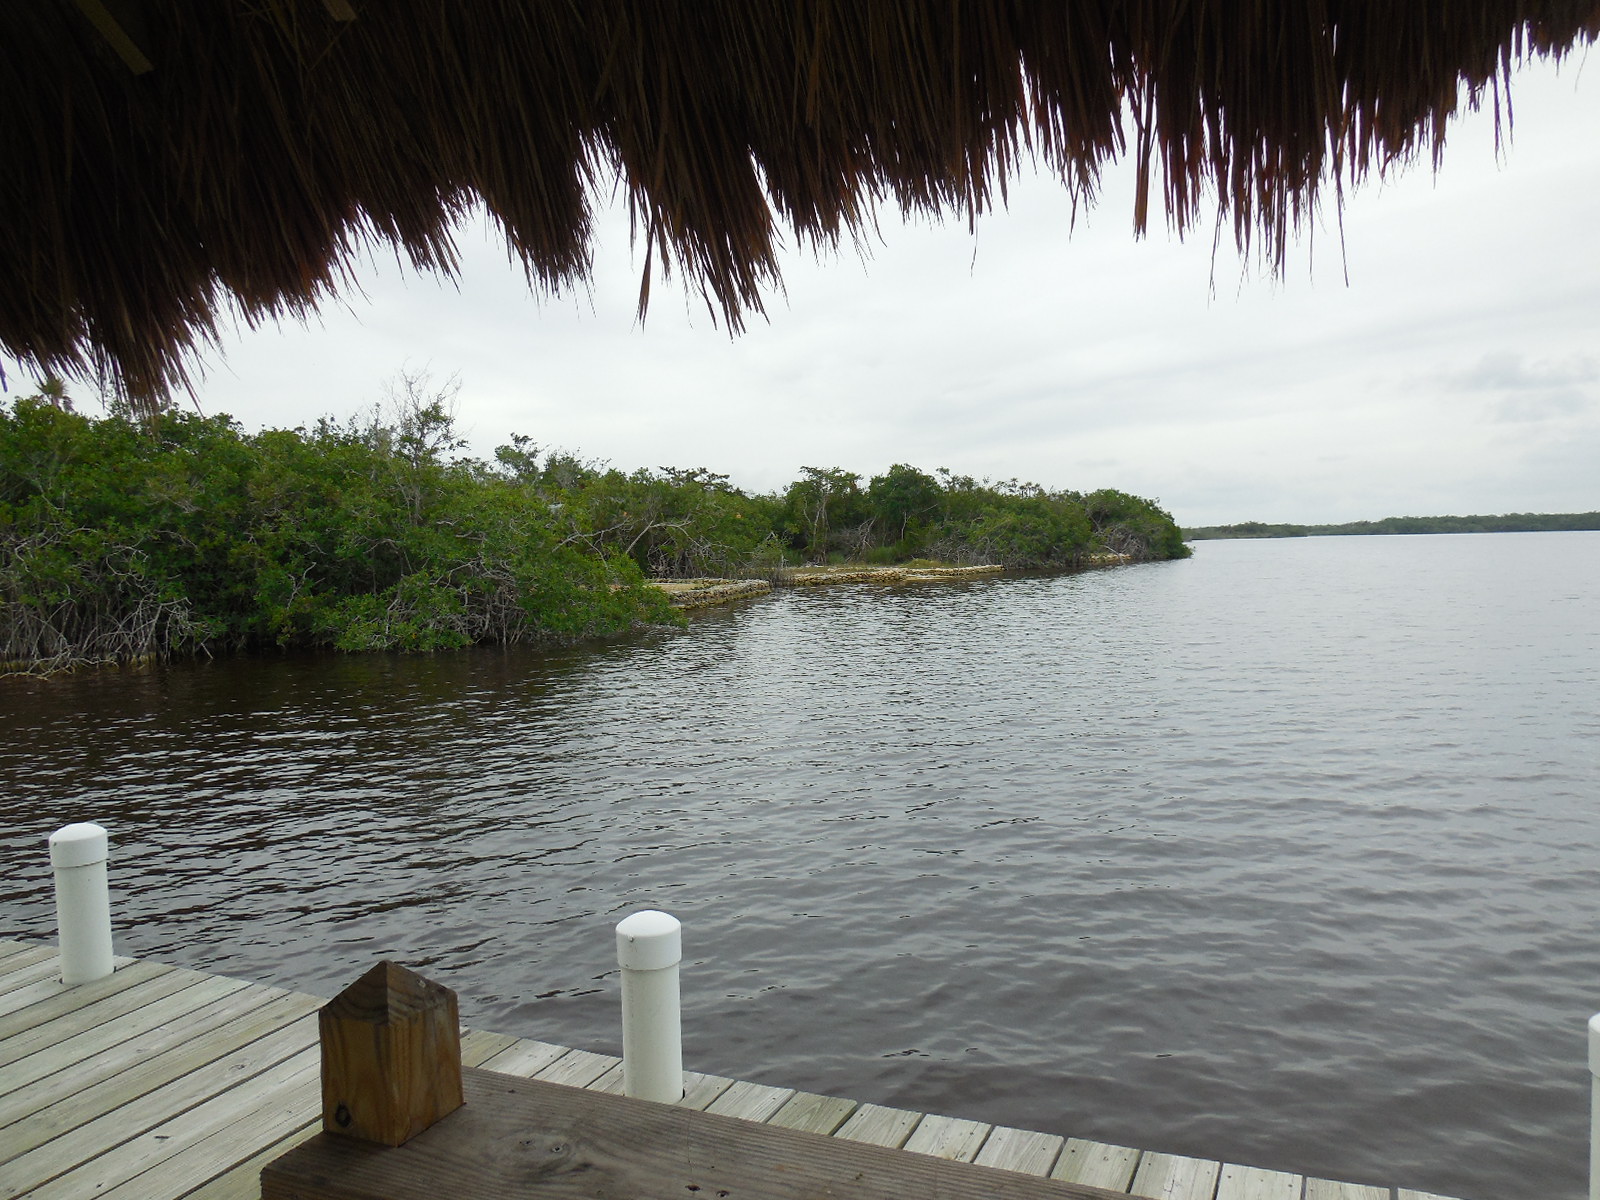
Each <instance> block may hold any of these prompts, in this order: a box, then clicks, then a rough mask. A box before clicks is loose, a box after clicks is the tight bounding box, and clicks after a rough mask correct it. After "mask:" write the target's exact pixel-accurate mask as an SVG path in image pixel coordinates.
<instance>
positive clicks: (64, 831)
mask: <svg viewBox="0 0 1600 1200" xmlns="http://www.w3.org/2000/svg"><path fill="white" fill-rule="evenodd" d="M106 846H107V838H106V831H105V830H104V829H102V828H101V827H100V826H98V825H96V824H94V823H93V822H91V821H80V822H79V823H78V824H76V825H63V826H62V827H61V828H60V829H58V830H56V831H55V832H54V833H52V834H51V835H50V865H51V866H52V867H54V868H55V869H57V870H60V869H61V868H63V867H88V866H92V865H94V864H95V863H97V862H105V860H106Z"/></svg>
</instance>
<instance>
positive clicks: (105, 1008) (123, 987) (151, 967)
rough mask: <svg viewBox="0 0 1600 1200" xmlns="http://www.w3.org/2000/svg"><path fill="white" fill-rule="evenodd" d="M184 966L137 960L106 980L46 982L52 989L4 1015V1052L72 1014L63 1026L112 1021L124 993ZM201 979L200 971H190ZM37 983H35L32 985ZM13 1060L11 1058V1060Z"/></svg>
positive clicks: (0, 1039)
mask: <svg viewBox="0 0 1600 1200" xmlns="http://www.w3.org/2000/svg"><path fill="white" fill-rule="evenodd" d="M179 970H180V968H178V967H167V966H162V965H161V964H160V963H152V962H134V963H129V964H128V965H127V966H125V967H119V968H118V969H117V970H116V971H114V972H113V973H112V974H110V975H108V976H107V977H106V978H104V979H97V980H95V981H94V982H93V983H80V984H78V985H76V986H75V987H67V986H65V985H64V984H61V983H48V982H47V983H46V984H45V985H44V986H46V987H48V988H49V989H50V990H49V991H48V992H47V993H45V994H41V995H40V996H39V998H38V999H36V1000H33V1001H31V1002H29V1003H28V1004H27V1005H26V1006H25V1007H23V1008H19V1009H17V1010H16V1011H14V1012H9V1013H6V1014H5V1015H4V1016H0V1052H3V1051H4V1050H5V1048H6V1047H7V1046H8V1045H9V1044H10V1043H11V1041H12V1040H13V1039H15V1038H16V1037H18V1036H19V1035H22V1034H25V1033H34V1032H37V1031H38V1030H39V1029H40V1028H42V1027H43V1026H45V1025H48V1024H51V1023H52V1022H55V1021H59V1020H60V1019H61V1018H62V1017H72V1018H73V1019H74V1020H73V1021H71V1022H65V1023H63V1024H62V1025H61V1026H60V1028H62V1029H67V1030H72V1031H76V1030H78V1029H82V1028H83V1027H84V1026H85V1025H86V1024H88V1023H90V1022H97V1021H105V1020H110V1019H111V1017H112V1016H114V1015H115V1014H116V1013H117V1012H118V1011H120V1009H119V1007H118V998H119V996H120V995H121V993H123V992H126V991H129V990H131V989H133V988H136V987H139V986H141V985H143V984H147V983H150V982H151V981H152V980H155V979H159V978H161V977H162V976H166V975H177V974H178V973H179ZM188 974H189V975H192V976H194V981H197V980H198V979H199V978H200V976H199V973H198V972H194V971H191V972H188ZM30 986H35V985H30ZM8 1061H9V1060H8Z"/></svg>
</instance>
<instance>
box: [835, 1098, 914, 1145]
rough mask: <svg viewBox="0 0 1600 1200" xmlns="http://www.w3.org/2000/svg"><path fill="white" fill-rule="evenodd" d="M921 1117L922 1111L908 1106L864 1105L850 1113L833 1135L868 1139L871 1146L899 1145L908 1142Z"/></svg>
mask: <svg viewBox="0 0 1600 1200" xmlns="http://www.w3.org/2000/svg"><path fill="white" fill-rule="evenodd" d="M921 1120H922V1114H921V1113H919V1112H912V1111H910V1110H909V1109H905V1108H886V1107H884V1106H883V1105H881V1104H863V1105H862V1106H861V1107H860V1108H858V1109H856V1111H855V1112H853V1113H851V1114H850V1119H849V1120H847V1121H846V1122H845V1123H844V1124H843V1125H841V1126H839V1128H838V1130H837V1131H836V1132H835V1133H834V1135H833V1136H834V1137H837V1138H844V1139H845V1140H846V1141H851V1142H866V1143H867V1144H868V1145H871V1146H888V1147H890V1148H899V1147H900V1146H903V1145H905V1144H906V1139H907V1138H908V1137H910V1136H911V1132H912V1130H914V1129H915V1128H916V1127H917V1123H918V1122H919V1121H921Z"/></svg>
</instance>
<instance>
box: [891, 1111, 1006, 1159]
mask: <svg viewBox="0 0 1600 1200" xmlns="http://www.w3.org/2000/svg"><path fill="white" fill-rule="evenodd" d="M991 1128H992V1126H989V1125H986V1124H984V1123H983V1122H982V1121H964V1120H962V1119H961V1118H960V1117H934V1116H927V1117H923V1118H922V1120H920V1121H918V1122H917V1128H916V1129H915V1130H914V1131H913V1132H912V1134H911V1136H910V1137H909V1138H907V1139H906V1144H905V1147H904V1148H905V1149H907V1150H909V1151H911V1152H912V1153H913V1154H931V1155H933V1156H934V1157H935V1158H948V1159H952V1160H953V1161H955V1162H971V1161H972V1160H973V1159H974V1158H976V1157H977V1156H978V1151H979V1149H981V1148H982V1146H983V1143H984V1139H986V1138H987V1137H988V1136H989V1130H990V1129H991Z"/></svg>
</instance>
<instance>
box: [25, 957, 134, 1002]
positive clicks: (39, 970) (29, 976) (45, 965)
mask: <svg viewBox="0 0 1600 1200" xmlns="http://www.w3.org/2000/svg"><path fill="white" fill-rule="evenodd" d="M114 968H115V964H113V969H114ZM0 972H4V974H0V1002H3V1001H4V1000H5V998H6V997H8V996H10V995H11V993H12V992H14V991H16V990H17V989H18V988H22V987H27V986H28V984H30V983H37V982H38V981H39V980H41V979H59V978H60V976H61V962H60V960H59V959H57V958H56V955H55V952H54V951H53V950H35V951H33V952H31V953H24V954H19V955H18V956H17V961H15V962H6V963H0ZM13 1007H20V1006H17V1005H13ZM7 1011H8V1012H9V1011H10V1009H7Z"/></svg>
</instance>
